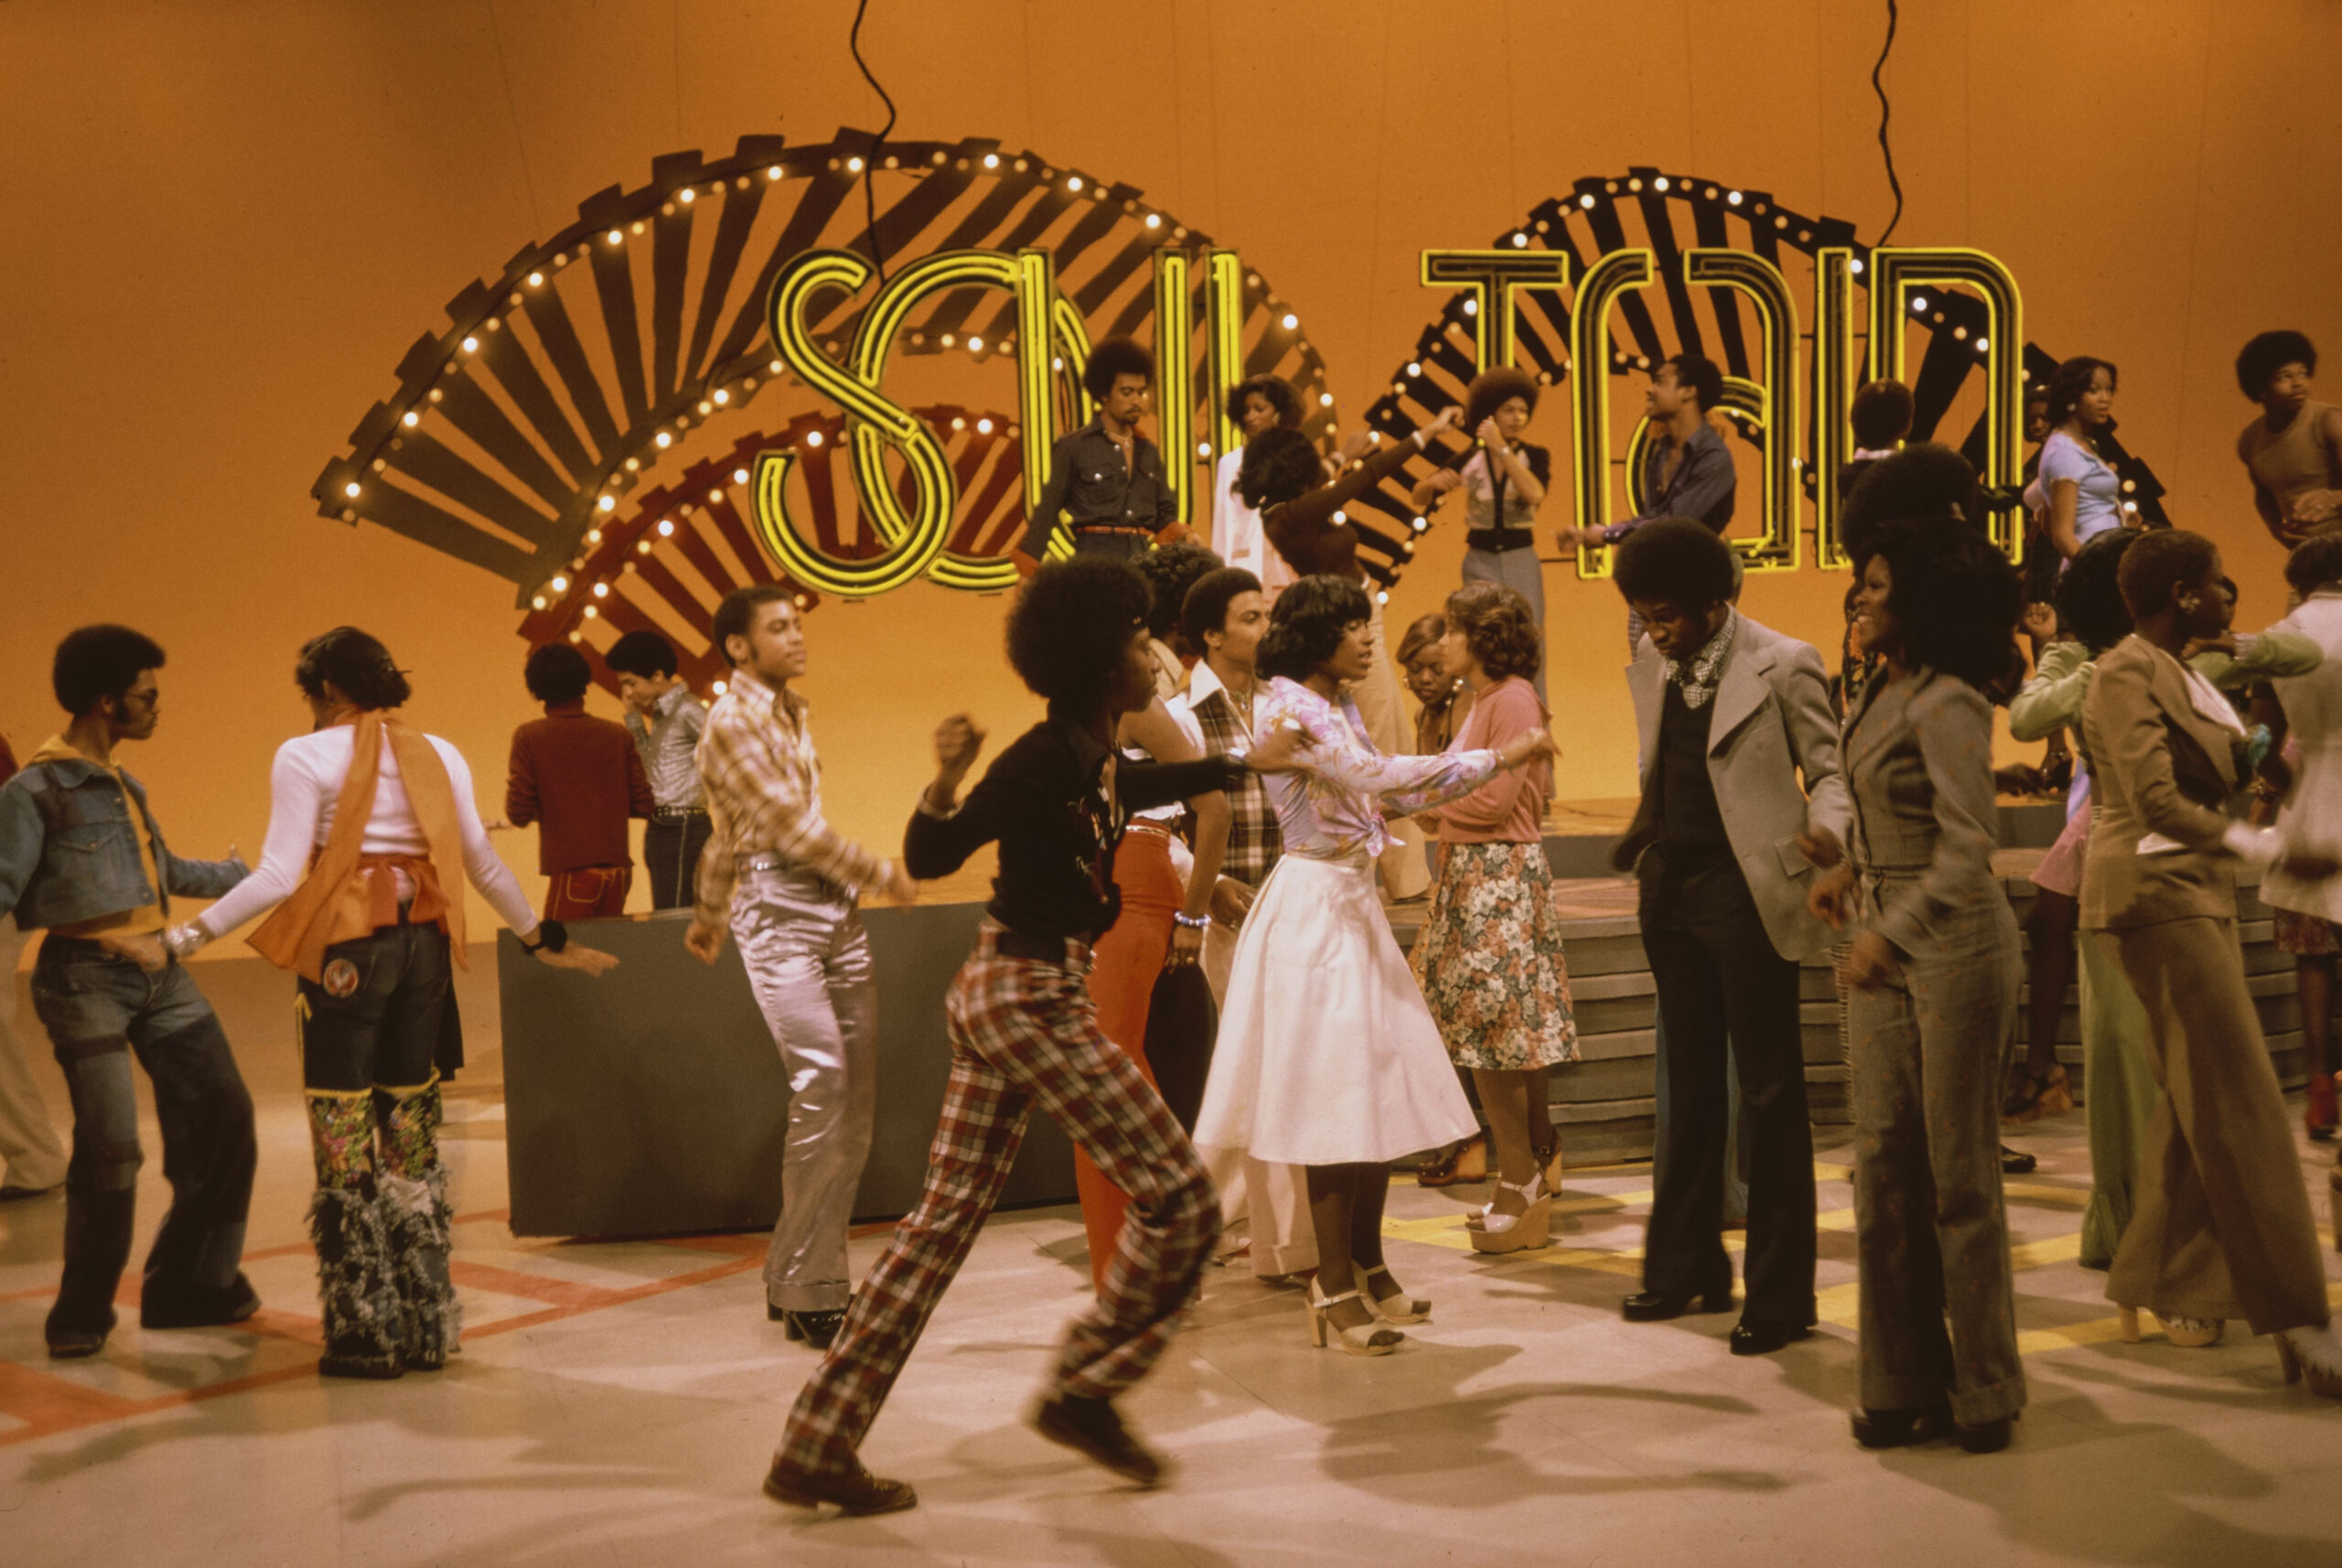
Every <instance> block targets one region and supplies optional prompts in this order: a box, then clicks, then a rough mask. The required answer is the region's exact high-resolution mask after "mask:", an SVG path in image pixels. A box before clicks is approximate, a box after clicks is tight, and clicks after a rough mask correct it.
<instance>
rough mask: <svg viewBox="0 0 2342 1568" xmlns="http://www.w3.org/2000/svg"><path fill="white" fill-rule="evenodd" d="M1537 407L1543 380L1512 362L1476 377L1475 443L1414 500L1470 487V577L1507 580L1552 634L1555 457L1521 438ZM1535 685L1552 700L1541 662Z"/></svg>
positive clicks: (1470, 422)
mask: <svg viewBox="0 0 2342 1568" xmlns="http://www.w3.org/2000/svg"><path fill="white" fill-rule="evenodd" d="M1536 412H1537V379H1536V378H1535V377H1534V376H1531V374H1530V373H1529V372H1528V371H1523V370H1519V369H1516V368H1515V367H1513V366H1511V365H1499V366H1498V367H1497V368H1496V369H1495V370H1492V371H1481V372H1480V373H1479V374H1478V375H1477V376H1475V377H1473V378H1472V384H1471V385H1470V386H1469V387H1468V388H1466V390H1465V393H1464V428H1465V429H1466V430H1468V431H1470V432H1471V433H1472V442H1473V444H1472V446H1469V447H1467V448H1466V450H1465V452H1464V454H1463V455H1462V456H1460V457H1458V458H1456V460H1455V461H1453V462H1451V463H1448V464H1446V465H1445V466H1444V467H1439V468H1436V469H1434V470H1433V472H1432V474H1431V476H1430V477H1429V478H1425V479H1423V481H1422V482H1421V483H1419V484H1417V485H1416V486H1415V488H1414V490H1413V494H1412V495H1410V496H1409V497H1408V500H1409V502H1410V503H1411V504H1412V505H1413V507H1414V509H1415V510H1417V511H1419V512H1428V511H1430V510H1432V509H1433V508H1434V507H1436V506H1437V505H1438V504H1439V502H1440V499H1441V498H1442V497H1444V496H1445V495H1446V494H1447V492H1448V491H1450V490H1453V489H1459V488H1460V489H1462V490H1463V491H1464V527H1465V529H1466V532H1465V535H1464V546H1465V548H1464V580H1465V581H1466V583H1501V584H1503V585H1505V586H1506V587H1508V588H1510V589H1511V590H1512V591H1513V592H1515V593H1517V594H1519V595H1520V596H1521V598H1522V599H1523V600H1524V601H1526V602H1527V604H1528V606H1529V624H1530V625H1531V627H1533V628H1536V632H1537V637H1538V640H1539V641H1540V642H1541V643H1542V641H1543V639H1544V636H1545V569H1544V568H1543V567H1542V566H1541V565H1539V564H1538V563H1537V539H1536V534H1535V532H1534V530H1535V527H1536V522H1537V509H1538V508H1539V507H1540V506H1542V505H1543V504H1544V501H1545V487H1546V486H1548V485H1550V484H1552V482H1553V459H1552V454H1551V453H1549V452H1547V451H1546V450H1545V448H1543V447H1542V446H1535V445H1532V444H1531V443H1530V442H1527V441H1523V440H1522V439H1521V438H1520V433H1521V432H1522V431H1524V430H1526V429H1527V428H1528V427H1529V416H1530V415H1531V414H1532V413H1536ZM1531 684H1533V685H1534V686H1535V687H1536V688H1537V700H1538V701H1539V702H1541V703H1542V702H1543V701H1544V700H1545V670H1544V665H1543V663H1542V661H1541V662H1540V663H1539V664H1538V666H1537V670H1536V673H1535V674H1534V676H1533V677H1532V679H1531Z"/></svg>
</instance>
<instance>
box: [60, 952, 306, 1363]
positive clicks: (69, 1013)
mask: <svg viewBox="0 0 2342 1568" xmlns="http://www.w3.org/2000/svg"><path fill="white" fill-rule="evenodd" d="M32 993H33V1011H34V1012H35V1013H37V1014H38V1015H39V1017H40V1021H41V1024H42V1026H44V1027H46V1028H47V1029H48V1037H49V1042H50V1044H51V1045H52V1046H53V1047H55V1049H56V1052H57V1062H58V1065H59V1067H61V1068H63V1069H65V1083H66V1088H67V1090H68V1091H69V1092H70V1094H71V1096H72V1101H73V1155H72V1159H71V1162H70V1164H69V1165H67V1167H66V1173H65V1277H64V1280H63V1283H61V1284H60V1285H59V1287H58V1293H57V1305H56V1306H55V1308H54V1309H52V1310H51V1312H50V1313H49V1318H48V1322H49V1326H50V1328H51V1329H52V1330H54V1329H60V1328H62V1329H81V1330H97V1331H101V1332H102V1331H104V1330H107V1329H110V1328H112V1327H113V1321H114V1316H113V1294H114V1286H115V1284H116V1283H118V1282H119V1281H120V1280H121V1278H122V1271H123V1267H124V1263H125V1262H127V1261H128V1259H129V1256H130V1238H131V1229H132V1225H133V1222H134V1219H135V1210H134V1204H135V1202H136V1197H137V1186H138V1167H139V1166H140V1165H142V1164H144V1163H145V1153H144V1151H142V1150H141V1149H140V1148H139V1146H138V1094H137V1088H136V1084H135V1081H134V1079H133V1078H132V1076H131V1071H130V1061H131V1057H132V1055H133V1054H135V1055H136V1057H137V1058H138V1062H139V1065H140V1066H142V1067H144V1068H145V1069H146V1076H147V1078H148V1079H150V1080H151V1081H152V1082H153V1084H154V1086H155V1113H156V1120H157V1121H159V1122H161V1123H162V1129H163V1175H164V1176H165V1177H166V1178H167V1179H168V1180H169V1182H170V1184H171V1207H170V1209H169V1211H168V1212H167V1213H166V1214H165V1215H164V1216H163V1223H162V1228H161V1229H160V1230H157V1231H156V1233H155V1244H154V1246H153V1247H152V1248H151V1249H149V1250H148V1251H147V1254H146V1267H145V1286H144V1289H143V1292H142V1294H141V1297H140V1301H141V1305H142V1307H143V1310H144V1312H145V1316H148V1317H154V1316H158V1315H160V1316H188V1315H190V1314H199V1313H201V1312H203V1311H206V1310H209V1309H211V1308H213V1307H217V1306H225V1305H230V1304H231V1302H232V1301H233V1300H234V1298H235V1296H236V1295H237V1294H238V1284H237V1273H236V1269H237V1265H238V1263H239V1262H241V1261H242V1257H243V1251H244V1217H245V1214H246V1212H247V1211H248V1210H249V1209H250V1208H251V1207H252V1170H253V1167H254V1166H255V1165H257V1163H258V1161H259V1145H258V1144H257V1143H256V1141H255V1139H254V1137H253V1133H252V1095H251V1094H250V1093H249V1092H247V1091H246V1090H245V1088H244V1079H243V1075H242V1073H240V1072H238V1071H237V1069H236V1058H235V1055H234V1053H232V1052H231V1051H230V1050H229V1048H228V1036H227V1034H226V1033H225V1032H224V1031H223V1030H222V1029H221V1028H220V1020H219V1019H218V1018H216V1017H215V1016H213V1015H212V1012H211V1004H210V1003H209V1002H207V1001H205V1000H204V996H203V993H202V992H200V991H199V990H197V989H196V985H195V982H194V981H193V980H191V979H189V978H188V972H187V971H186V970H185V969H183V968H181V967H180V966H179V965H178V964H177V963H173V964H170V965H169V966H168V967H167V968H165V969H162V970H160V971H158V972H155V973H152V974H149V973H147V972H145V971H144V970H142V969H140V968H139V967H138V966H137V965H136V964H134V963H133V962H131V961H128V960H127V959H121V958H116V957H113V955H111V954H109V953H107V952H106V951H105V950H103V949H102V948H100V947H99V946H98V945H97V944H96V943H95V942H89V941H78V940H73V939H70V938H64V937H55V936H52V937H50V938H48V940H46V941H45V942H43V943H42V945H41V952H40V959H39V961H38V963H37V964H36V965H35V966H34V969H33V983H32Z"/></svg>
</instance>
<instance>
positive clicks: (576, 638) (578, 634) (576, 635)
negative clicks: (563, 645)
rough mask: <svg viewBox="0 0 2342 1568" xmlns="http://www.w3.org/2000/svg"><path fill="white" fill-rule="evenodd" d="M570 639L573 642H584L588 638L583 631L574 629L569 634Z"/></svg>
mask: <svg viewBox="0 0 2342 1568" xmlns="http://www.w3.org/2000/svg"><path fill="white" fill-rule="evenodd" d="M569 640H570V641H572V642H583V641H585V633H584V632H582V631H573V632H571V633H570V634H569Z"/></svg>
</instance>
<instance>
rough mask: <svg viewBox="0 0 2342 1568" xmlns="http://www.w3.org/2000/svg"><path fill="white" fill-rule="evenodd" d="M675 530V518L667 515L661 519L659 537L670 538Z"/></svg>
mask: <svg viewBox="0 0 2342 1568" xmlns="http://www.w3.org/2000/svg"><path fill="white" fill-rule="evenodd" d="M674 532H675V522H674V520H673V519H672V518H666V517H662V518H661V519H660V520H659V537H660V538H661V539H665V538H668V537H670V536H671V535H672V534H673V533H674Z"/></svg>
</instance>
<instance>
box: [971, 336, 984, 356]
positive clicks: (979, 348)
mask: <svg viewBox="0 0 2342 1568" xmlns="http://www.w3.org/2000/svg"><path fill="white" fill-rule="evenodd" d="M983 351H984V340H983V338H979V337H977V336H975V335H974V334H972V333H971V334H970V335H969V337H968V352H969V353H971V354H981V353H983Z"/></svg>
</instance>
